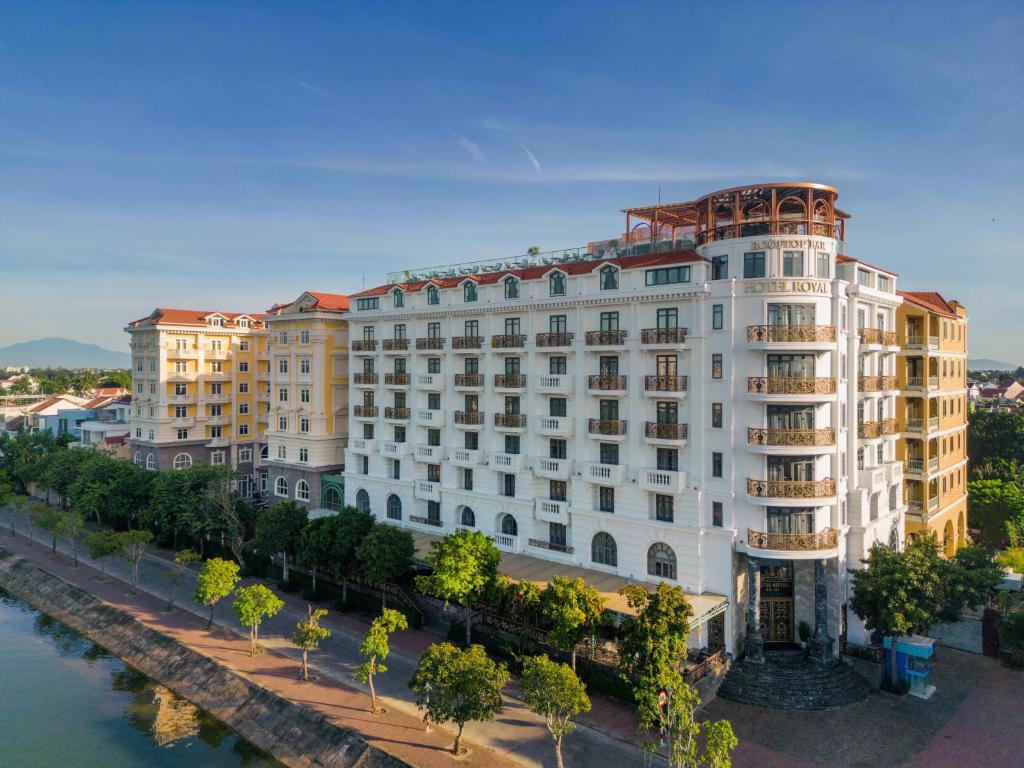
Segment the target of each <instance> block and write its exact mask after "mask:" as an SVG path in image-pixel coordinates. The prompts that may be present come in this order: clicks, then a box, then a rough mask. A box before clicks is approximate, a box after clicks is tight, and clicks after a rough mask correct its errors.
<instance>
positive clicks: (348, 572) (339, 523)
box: [329, 507, 374, 605]
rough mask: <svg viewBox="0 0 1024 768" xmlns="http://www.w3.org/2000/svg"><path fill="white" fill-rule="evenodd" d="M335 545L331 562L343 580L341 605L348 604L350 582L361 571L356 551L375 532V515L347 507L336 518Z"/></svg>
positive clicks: (336, 573)
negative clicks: (371, 532)
mask: <svg viewBox="0 0 1024 768" xmlns="http://www.w3.org/2000/svg"><path fill="white" fill-rule="evenodd" d="M334 520H335V523H334V543H333V545H332V547H331V555H330V559H329V562H330V563H331V564H332V567H333V569H334V575H335V576H336V577H337V578H339V579H341V603H342V605H345V604H347V603H348V580H349V578H351V576H352V575H353V574H354V573H356V572H357V571H358V569H359V560H358V558H357V557H356V551H357V550H358V549H359V545H360V544H362V543H363V539H365V538H366V536H367V534H369V533H370V531H372V530H373V525H374V523H373V515H371V514H370V513H369V512H360V511H359V510H358V509H356V508H355V507H345V508H344V509H343V510H342V511H341V512H340V513H339V514H338V515H336V516H335V518H334Z"/></svg>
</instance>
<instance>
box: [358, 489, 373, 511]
mask: <svg viewBox="0 0 1024 768" xmlns="http://www.w3.org/2000/svg"><path fill="white" fill-rule="evenodd" d="M356 509H358V510H359V511H360V512H369V511H370V494H368V493H367V492H366V490H365V489H363V488H360V489H359V490H358V491H356Z"/></svg>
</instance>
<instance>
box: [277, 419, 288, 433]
mask: <svg viewBox="0 0 1024 768" xmlns="http://www.w3.org/2000/svg"><path fill="white" fill-rule="evenodd" d="M277 429H278V431H279V432H286V431H287V430H288V417H287V416H278V417H277Z"/></svg>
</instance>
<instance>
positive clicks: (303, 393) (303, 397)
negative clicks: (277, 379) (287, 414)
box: [299, 387, 309, 403]
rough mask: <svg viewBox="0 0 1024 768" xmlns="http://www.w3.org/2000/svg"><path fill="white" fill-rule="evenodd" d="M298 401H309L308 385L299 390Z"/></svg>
mask: <svg viewBox="0 0 1024 768" xmlns="http://www.w3.org/2000/svg"><path fill="white" fill-rule="evenodd" d="M299 402H300V403H308V402H309V387H303V388H302V389H300V390H299Z"/></svg>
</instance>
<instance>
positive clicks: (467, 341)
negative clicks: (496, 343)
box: [452, 336, 484, 352]
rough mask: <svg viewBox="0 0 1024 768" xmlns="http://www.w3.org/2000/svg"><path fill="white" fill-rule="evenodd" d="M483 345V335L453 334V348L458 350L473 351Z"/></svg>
mask: <svg viewBox="0 0 1024 768" xmlns="http://www.w3.org/2000/svg"><path fill="white" fill-rule="evenodd" d="M483 345H484V337H483V336H452V349H454V350H455V351H456V352H473V351H476V350H478V349H481V348H482V347H483Z"/></svg>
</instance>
